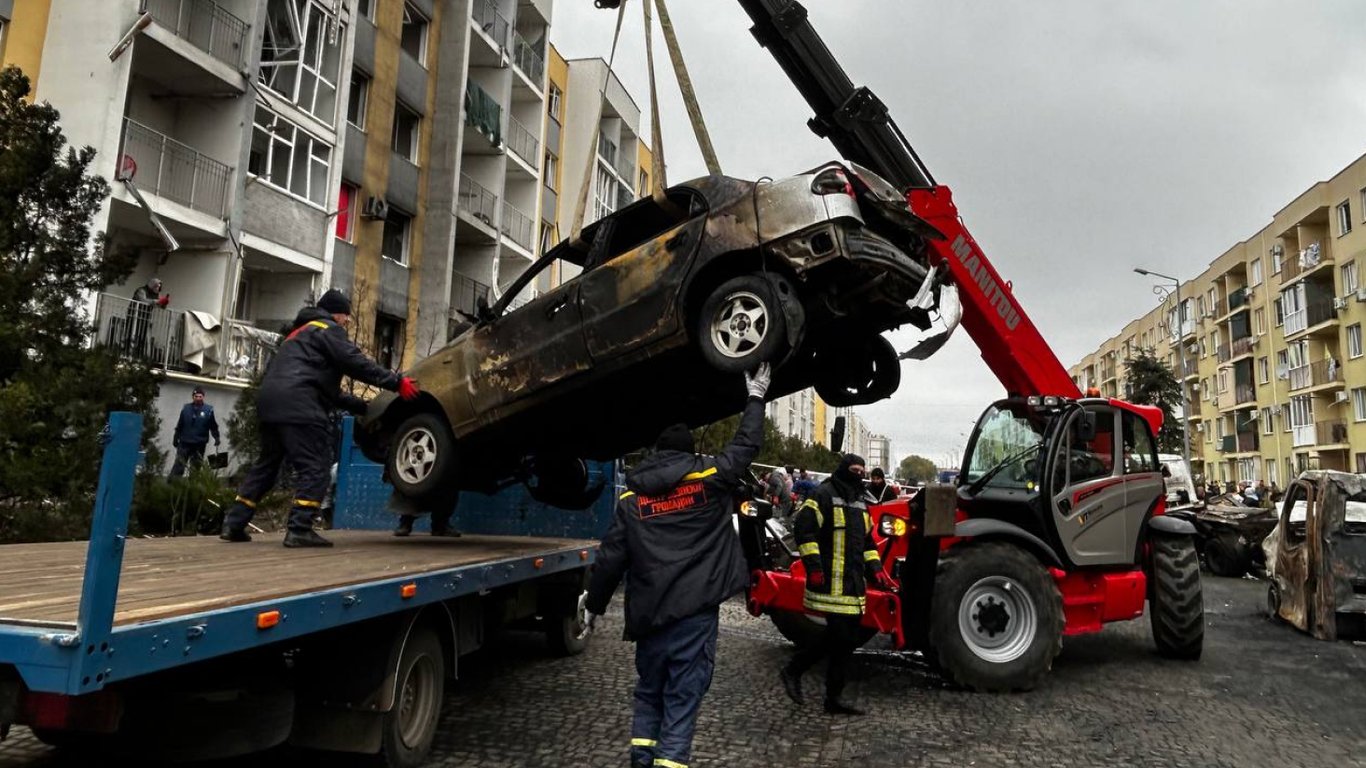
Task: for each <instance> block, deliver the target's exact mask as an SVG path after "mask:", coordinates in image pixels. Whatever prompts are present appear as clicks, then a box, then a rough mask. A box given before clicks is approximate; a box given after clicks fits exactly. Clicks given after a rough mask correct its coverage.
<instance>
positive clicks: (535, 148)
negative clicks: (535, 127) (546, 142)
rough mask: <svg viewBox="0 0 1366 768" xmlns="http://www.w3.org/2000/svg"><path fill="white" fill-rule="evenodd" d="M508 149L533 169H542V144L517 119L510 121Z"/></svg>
mask: <svg viewBox="0 0 1366 768" xmlns="http://www.w3.org/2000/svg"><path fill="white" fill-rule="evenodd" d="M508 149H511V150H512V151H513V152H514V153H515V154H516V155H517V156H518V157H520V158H522V159H523V160H525V161H526V162H527V164H528V165H530V166H531V167H532V168H540V167H541V142H540V141H539V140H537V138H536V135H535V134H533V133H532V132H531V131H529V130H527V128H526V126H524V125H522V123H521V121H519V120H518V119H517V118H515V117H513V118H510V119H509V120H508Z"/></svg>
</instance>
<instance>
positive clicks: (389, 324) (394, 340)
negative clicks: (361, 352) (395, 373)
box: [371, 312, 406, 370]
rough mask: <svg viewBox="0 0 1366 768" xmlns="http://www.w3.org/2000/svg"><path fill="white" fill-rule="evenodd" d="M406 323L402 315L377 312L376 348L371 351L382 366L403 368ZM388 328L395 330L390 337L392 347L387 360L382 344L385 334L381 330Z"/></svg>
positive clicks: (374, 342) (393, 368)
mask: <svg viewBox="0 0 1366 768" xmlns="http://www.w3.org/2000/svg"><path fill="white" fill-rule="evenodd" d="M405 324H406V323H405V321H404V319H403V318H401V317H397V316H395V315H391V314H388V313H386V312H375V333H374V337H373V346H374V348H373V349H372V350H371V351H372V352H373V353H374V355H375V362H376V363H379V364H380V365H381V366H383V367H385V368H388V369H390V370H400V369H401V368H402V364H403V343H404V338H403V336H404V325H405ZM386 328H388V329H392V330H393V335H392V337H391V338H390V339H389V342H390V344H391V347H390V349H389V355H388V360H387V361H386V360H385V355H384V352H383V349H382V348H381V346H380V345H381V344H383V342H384V338H383V336H384V334H383V333H382V332H381V331H382V329H386Z"/></svg>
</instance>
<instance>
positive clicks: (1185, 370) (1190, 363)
mask: <svg viewBox="0 0 1366 768" xmlns="http://www.w3.org/2000/svg"><path fill="white" fill-rule="evenodd" d="M1181 372H1182V378H1187V379H1189V378H1190V377H1192V376H1199V375H1200V363H1199V361H1198V360H1193V359H1191V358H1190V357H1189V356H1188V357H1187V358H1186V360H1185V362H1184V363H1182V364H1181Z"/></svg>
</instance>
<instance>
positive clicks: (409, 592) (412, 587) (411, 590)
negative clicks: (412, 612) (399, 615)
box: [398, 584, 417, 600]
mask: <svg viewBox="0 0 1366 768" xmlns="http://www.w3.org/2000/svg"><path fill="white" fill-rule="evenodd" d="M398 592H399V594H401V595H403V599H404V600H407V599H408V598H410V597H416V596H417V585H416V584H404V585H403V586H402V587H400V588H399V590H398Z"/></svg>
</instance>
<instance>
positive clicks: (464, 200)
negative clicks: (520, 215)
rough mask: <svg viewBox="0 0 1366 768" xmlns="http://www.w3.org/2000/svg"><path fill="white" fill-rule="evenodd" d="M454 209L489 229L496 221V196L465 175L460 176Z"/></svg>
mask: <svg viewBox="0 0 1366 768" xmlns="http://www.w3.org/2000/svg"><path fill="white" fill-rule="evenodd" d="M456 207H457V208H459V209H460V210H462V211H464V212H465V213H468V214H469V215H471V216H473V217H474V218H476V219H478V220H480V221H482V222H484V223H485V224H487V225H489V226H490V227H492V226H495V224H494V222H496V221H497V220H498V219H497V218H496V217H497V215H498V196H497V195H495V194H493V193H492V192H490V191H488V190H487V189H485V188H484V186H483V185H482V184H480V183H479V182H477V181H475V180H474V179H472V178H470V177H469V176H468V175H466V174H463V173H462V174H460V193H459V195H458V196H457V199H456Z"/></svg>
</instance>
